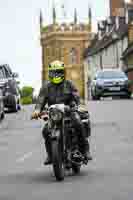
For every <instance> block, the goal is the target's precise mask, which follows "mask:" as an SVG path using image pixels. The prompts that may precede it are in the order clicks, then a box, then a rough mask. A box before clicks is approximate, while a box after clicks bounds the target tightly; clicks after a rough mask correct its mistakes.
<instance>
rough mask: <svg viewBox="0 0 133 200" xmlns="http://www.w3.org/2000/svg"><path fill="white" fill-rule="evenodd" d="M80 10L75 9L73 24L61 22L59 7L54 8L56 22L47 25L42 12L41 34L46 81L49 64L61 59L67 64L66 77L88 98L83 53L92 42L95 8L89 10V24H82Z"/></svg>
mask: <svg viewBox="0 0 133 200" xmlns="http://www.w3.org/2000/svg"><path fill="white" fill-rule="evenodd" d="M77 18H78V16H77V11H76V9H75V11H74V20H73V22H72V23H70V24H68V23H62V24H59V23H57V18H56V10H55V8H53V23H52V24H50V25H48V26H44V25H43V19H42V14H40V35H41V39H40V40H41V46H42V82H43V81H44V80H47V79H48V64H49V63H50V62H52V61H54V60H61V61H63V62H64V63H65V66H66V79H69V80H72V81H74V83H75V85H76V86H77V88H78V89H79V92H80V96H81V97H82V98H84V93H85V92H84V91H85V90H84V88H85V81H84V80H85V72H84V65H83V53H84V50H85V48H87V47H88V46H89V44H90V42H91V37H92V34H91V33H92V32H91V31H92V30H91V29H92V27H91V9H89V11H88V23H86V24H83V23H82V24H81V23H80V24H79V23H78V19H77Z"/></svg>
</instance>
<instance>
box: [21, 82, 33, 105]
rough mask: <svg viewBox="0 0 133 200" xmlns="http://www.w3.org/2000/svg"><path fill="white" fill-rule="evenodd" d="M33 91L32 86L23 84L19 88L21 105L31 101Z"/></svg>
mask: <svg viewBox="0 0 133 200" xmlns="http://www.w3.org/2000/svg"><path fill="white" fill-rule="evenodd" d="M33 92H34V88H32V87H31V86H24V87H23V88H22V89H21V90H20V95H21V103H22V104H23V105H26V104H32V103H33Z"/></svg>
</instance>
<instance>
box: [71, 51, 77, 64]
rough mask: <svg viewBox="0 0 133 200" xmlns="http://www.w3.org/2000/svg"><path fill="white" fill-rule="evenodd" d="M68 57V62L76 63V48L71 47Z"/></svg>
mask: <svg viewBox="0 0 133 200" xmlns="http://www.w3.org/2000/svg"><path fill="white" fill-rule="evenodd" d="M69 57H70V64H76V63H77V60H78V59H77V50H76V49H75V48H72V49H71V51H70V54H69Z"/></svg>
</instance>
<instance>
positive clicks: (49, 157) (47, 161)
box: [44, 139, 52, 165]
mask: <svg viewBox="0 0 133 200" xmlns="http://www.w3.org/2000/svg"><path fill="white" fill-rule="evenodd" d="M45 148H46V152H47V157H46V159H45V161H44V165H50V164H51V163H52V155H51V143H50V141H49V139H47V140H46V141H45Z"/></svg>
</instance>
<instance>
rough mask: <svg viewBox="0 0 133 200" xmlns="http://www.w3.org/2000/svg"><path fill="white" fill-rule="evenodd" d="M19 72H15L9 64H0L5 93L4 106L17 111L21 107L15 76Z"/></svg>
mask: <svg viewBox="0 0 133 200" xmlns="http://www.w3.org/2000/svg"><path fill="white" fill-rule="evenodd" d="M17 77H18V74H17V73H13V72H12V70H11V68H10V67H9V65H0V87H1V88H2V90H3V95H4V107H5V108H8V109H11V110H12V111H14V112H17V111H18V110H19V109H20V108H21V107H20V93H19V88H18V84H17V81H16V79H15V78H17Z"/></svg>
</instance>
